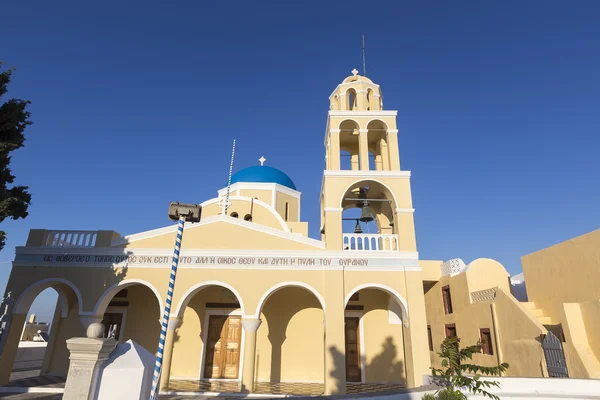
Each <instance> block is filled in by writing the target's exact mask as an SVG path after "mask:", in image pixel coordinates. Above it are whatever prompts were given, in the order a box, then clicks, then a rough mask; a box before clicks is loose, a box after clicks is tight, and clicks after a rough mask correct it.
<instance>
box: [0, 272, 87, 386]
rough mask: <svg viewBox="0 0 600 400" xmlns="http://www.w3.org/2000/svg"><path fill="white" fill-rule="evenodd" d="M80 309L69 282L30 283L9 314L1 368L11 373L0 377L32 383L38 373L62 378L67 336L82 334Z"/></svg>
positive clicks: (78, 297)
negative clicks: (7, 366)
mask: <svg viewBox="0 0 600 400" xmlns="http://www.w3.org/2000/svg"><path fill="white" fill-rule="evenodd" d="M80 309H81V294H80V293H79V290H78V289H77V287H76V286H75V285H73V284H72V283H71V282H68V281H66V280H63V279H47V280H42V281H39V282H37V283H35V284H33V285H31V286H29V287H28V288H27V289H26V290H25V291H24V292H23V293H22V294H21V295H20V296H18V297H17V299H16V301H15V303H14V306H13V307H12V313H9V314H8V315H10V317H9V320H8V323H7V326H6V327H5V331H4V333H3V335H2V342H1V346H2V363H3V364H4V367H3V370H5V371H7V372H9V371H11V370H12V373H11V375H10V378H8V377H4V376H3V377H2V379H3V380H8V379H10V380H11V381H12V382H11V384H13V385H17V386H19V385H23V386H31V383H32V382H33V381H34V380H36V379H39V378H38V377H39V376H45V375H53V376H57V377H60V378H65V377H66V375H67V371H68V368H69V351H68V349H67V346H66V340H67V339H69V338H71V337H75V336H85V334H84V333H85V332H84V329H83V326H82V325H81V322H80V321H79V315H80ZM6 364H11V366H12V368H6ZM60 378H58V379H59V380H60ZM28 382H30V383H28Z"/></svg>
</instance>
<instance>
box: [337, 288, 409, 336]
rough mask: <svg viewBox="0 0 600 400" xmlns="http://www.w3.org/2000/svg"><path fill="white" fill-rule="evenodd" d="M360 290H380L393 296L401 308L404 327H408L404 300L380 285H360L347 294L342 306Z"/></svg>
mask: <svg viewBox="0 0 600 400" xmlns="http://www.w3.org/2000/svg"><path fill="white" fill-rule="evenodd" d="M362 289H381V290H383V291H384V292H387V293H388V294H389V295H390V296H393V297H394V298H395V299H396V301H397V302H398V304H399V305H400V307H401V308H402V319H403V322H404V326H405V327H408V304H407V303H406V300H404V298H403V297H402V296H401V295H400V293H398V292H397V291H396V290H394V289H392V288H391V287H389V286H386V285H383V284H381V283H363V284H362V285H358V286H357V287H355V288H354V289H352V290H351V291H350V293H348V295H347V296H346V299H345V301H344V306H346V305H348V302H349V301H350V297H352V296H353V295H354V293H356V292H358V291H360V290H362Z"/></svg>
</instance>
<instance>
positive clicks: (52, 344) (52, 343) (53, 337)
mask: <svg viewBox="0 0 600 400" xmlns="http://www.w3.org/2000/svg"><path fill="white" fill-rule="evenodd" d="M62 320H63V318H62V316H61V310H60V307H56V310H55V311H54V318H52V329H51V330H50V337H49V338H48V345H47V346H46V353H44V361H43V362H42V369H41V370H40V374H42V375H43V374H47V373H48V371H50V365H51V363H52V359H53V358H54V350H55V349H56V342H57V338H58V332H59V331H60V326H61V324H62Z"/></svg>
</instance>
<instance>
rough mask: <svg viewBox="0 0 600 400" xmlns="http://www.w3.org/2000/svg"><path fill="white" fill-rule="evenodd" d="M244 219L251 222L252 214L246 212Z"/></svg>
mask: <svg viewBox="0 0 600 400" xmlns="http://www.w3.org/2000/svg"><path fill="white" fill-rule="evenodd" d="M244 221H248V222H252V215H250V214H246V215H245V216H244Z"/></svg>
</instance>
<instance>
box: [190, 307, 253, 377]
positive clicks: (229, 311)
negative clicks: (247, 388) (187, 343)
mask: <svg viewBox="0 0 600 400" xmlns="http://www.w3.org/2000/svg"><path fill="white" fill-rule="evenodd" d="M211 315H229V316H231V315H235V316H239V317H242V310H240V309H239V308H236V309H233V308H207V309H206V312H205V313H204V327H203V329H202V357H201V361H200V374H199V375H200V380H201V381H221V382H239V381H241V379H242V369H243V366H244V343H245V338H246V332H245V331H244V328H243V327H242V328H241V329H242V337H241V338H240V361H239V366H238V377H237V378H235V379H225V378H223V379H220V378H205V377H204V363H205V361H206V344H207V343H206V342H207V340H208V325H209V322H210V316H211Z"/></svg>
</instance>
